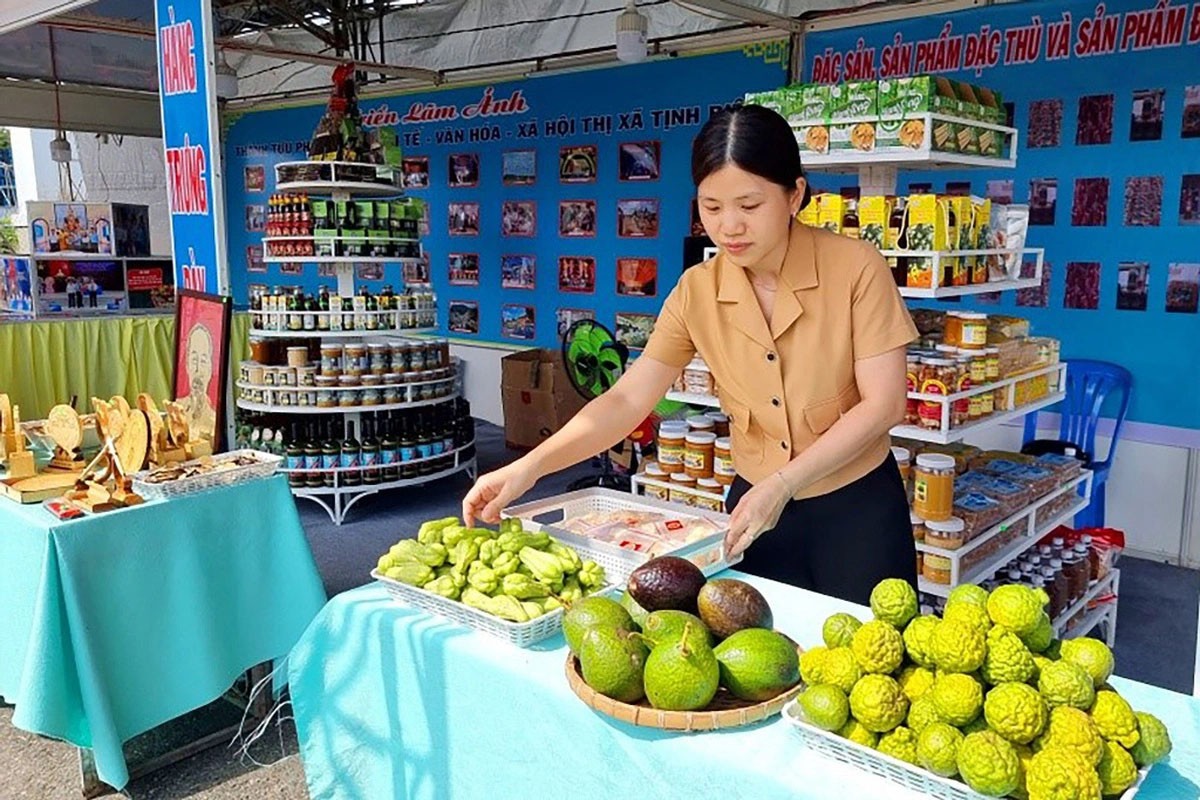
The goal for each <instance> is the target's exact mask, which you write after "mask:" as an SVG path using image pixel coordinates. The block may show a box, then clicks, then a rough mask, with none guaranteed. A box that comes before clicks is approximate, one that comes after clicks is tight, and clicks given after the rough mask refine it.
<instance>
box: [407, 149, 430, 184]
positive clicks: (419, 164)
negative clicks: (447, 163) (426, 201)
mask: <svg viewBox="0 0 1200 800" xmlns="http://www.w3.org/2000/svg"><path fill="white" fill-rule="evenodd" d="M400 173H401V175H402V176H403V178H404V188H405V189H428V188H429V158H428V157H427V156H414V157H412V158H404V159H401V160H400Z"/></svg>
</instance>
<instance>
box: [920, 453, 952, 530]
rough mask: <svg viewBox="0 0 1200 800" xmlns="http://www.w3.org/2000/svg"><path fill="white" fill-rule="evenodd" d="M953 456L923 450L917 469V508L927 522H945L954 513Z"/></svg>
mask: <svg viewBox="0 0 1200 800" xmlns="http://www.w3.org/2000/svg"><path fill="white" fill-rule="evenodd" d="M954 473H955V462H954V458H953V457H952V456H947V455H942V454H941V453H922V454H921V455H919V456H917V464H916V467H915V468H914V469H913V511H915V512H916V513H917V514H918V515H919V516H921V517H922V518H923V519H925V520H926V521H927V522H944V521H946V520H948V519H950V517H952V516H953V515H954Z"/></svg>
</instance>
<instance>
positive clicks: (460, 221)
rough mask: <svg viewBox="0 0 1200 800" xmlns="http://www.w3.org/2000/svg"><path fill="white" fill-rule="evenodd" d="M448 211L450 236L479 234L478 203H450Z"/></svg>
mask: <svg viewBox="0 0 1200 800" xmlns="http://www.w3.org/2000/svg"><path fill="white" fill-rule="evenodd" d="M449 213H450V235H451V236H478V235H479V203H451V204H450V206H449Z"/></svg>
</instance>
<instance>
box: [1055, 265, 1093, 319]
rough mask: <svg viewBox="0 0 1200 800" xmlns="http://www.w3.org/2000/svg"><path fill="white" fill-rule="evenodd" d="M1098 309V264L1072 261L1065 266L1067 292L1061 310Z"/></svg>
mask: <svg viewBox="0 0 1200 800" xmlns="http://www.w3.org/2000/svg"><path fill="white" fill-rule="evenodd" d="M1099 307H1100V263H1099V262H1098V261H1072V262H1070V263H1068V264H1067V291H1066V294H1065V295H1064V296H1063V308H1076V309H1084V310H1088V311H1094V310H1095V309H1097V308H1099Z"/></svg>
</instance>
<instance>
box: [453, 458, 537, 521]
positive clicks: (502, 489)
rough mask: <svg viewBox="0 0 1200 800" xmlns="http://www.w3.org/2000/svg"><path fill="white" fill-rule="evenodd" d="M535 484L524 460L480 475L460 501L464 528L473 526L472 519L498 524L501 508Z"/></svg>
mask: <svg viewBox="0 0 1200 800" xmlns="http://www.w3.org/2000/svg"><path fill="white" fill-rule="evenodd" d="M536 482H537V478H536V477H535V476H534V475H533V473H532V471H531V470H530V469H529V467H528V466H527V465H526V464H525V460H524V459H518V460H517V461H514V462H513V463H511V464H509V465H508V466H506V467H501V468H500V469H498V470H495V471H494V472H489V473H488V474H486V475H482V476H480V478H479V480H477V481H475V485H474V486H472V487H471V491H469V492H467V496H466V497H464V498H463V503H462V518H463V522H465V523H466V524H467V527H470V526H472V525H474V524H475V520H476V519H479V520H482V521H483V522H486V523H489V524H491V525H495V524H496V523H497V522H499V521H500V512H501V511H502V510H504V507H505V506H507V505H509V504H511V503H512V502H513V501H515V500H517V499H518V498H520V497H521V495H523V494H525V493H526V492H527V491H529V490H530V488H532V486H533V484H534V483H536Z"/></svg>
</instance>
